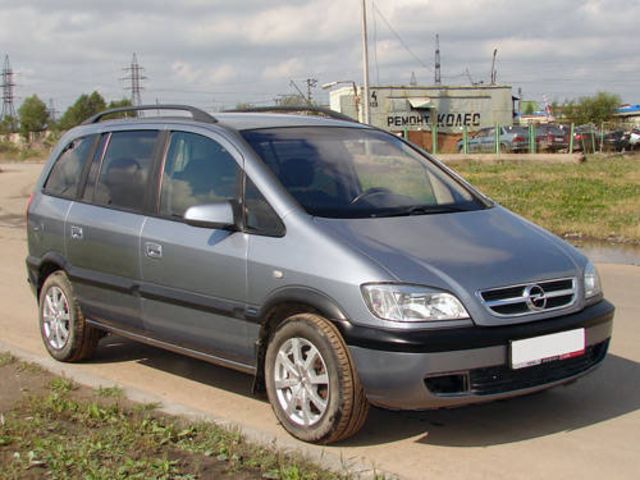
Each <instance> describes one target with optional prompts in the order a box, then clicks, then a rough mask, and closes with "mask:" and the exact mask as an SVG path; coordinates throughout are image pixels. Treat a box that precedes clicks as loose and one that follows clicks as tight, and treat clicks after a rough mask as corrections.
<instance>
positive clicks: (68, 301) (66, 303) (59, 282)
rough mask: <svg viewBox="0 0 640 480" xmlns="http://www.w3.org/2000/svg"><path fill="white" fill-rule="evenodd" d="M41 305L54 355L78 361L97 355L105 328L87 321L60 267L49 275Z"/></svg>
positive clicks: (42, 321)
mask: <svg viewBox="0 0 640 480" xmlns="http://www.w3.org/2000/svg"><path fill="white" fill-rule="evenodd" d="M38 307H39V320H40V334H41V335H42V340H43V342H44V346H45V347H46V348H47V351H48V352H49V354H50V355H51V356H52V357H53V358H55V359H56V360H59V361H61V362H78V361H80V360H86V359H88V358H90V357H91V356H92V355H93V353H94V352H95V349H96V346H97V345H98V341H99V340H100V337H101V336H102V332H101V331H100V330H98V329H96V328H93V327H91V326H90V325H87V323H86V321H85V318H84V315H83V314H82V311H81V310H80V306H79V305H78V302H77V300H76V298H75V295H74V293H73V287H72V285H71V282H70V281H69V277H67V274H66V273H64V272H63V271H60V270H59V271H57V272H54V273H52V274H51V275H49V276H48V277H47V279H46V280H45V282H44V284H43V285H42V289H41V290H40V298H39V305H38Z"/></svg>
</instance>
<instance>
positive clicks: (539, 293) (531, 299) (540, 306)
mask: <svg viewBox="0 0 640 480" xmlns="http://www.w3.org/2000/svg"><path fill="white" fill-rule="evenodd" d="M524 298H525V299H526V301H527V306H528V307H529V310H534V311H540V310H544V308H545V307H546V306H547V297H546V295H545V293H544V290H543V289H542V287H541V286H540V285H535V284H534V285H527V287H526V288H525V289H524Z"/></svg>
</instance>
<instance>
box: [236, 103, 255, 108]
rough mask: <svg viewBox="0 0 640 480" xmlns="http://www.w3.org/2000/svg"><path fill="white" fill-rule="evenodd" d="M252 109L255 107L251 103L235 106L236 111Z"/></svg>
mask: <svg viewBox="0 0 640 480" xmlns="http://www.w3.org/2000/svg"><path fill="white" fill-rule="evenodd" d="M252 108H255V105H254V104H253V103H247V102H239V103H237V104H236V108H235V109H236V110H251V109H252Z"/></svg>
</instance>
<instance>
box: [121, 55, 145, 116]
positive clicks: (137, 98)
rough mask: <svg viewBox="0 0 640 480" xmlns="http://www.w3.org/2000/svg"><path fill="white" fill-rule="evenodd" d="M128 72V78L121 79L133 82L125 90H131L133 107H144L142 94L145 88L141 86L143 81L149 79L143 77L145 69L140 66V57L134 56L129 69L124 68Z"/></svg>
mask: <svg viewBox="0 0 640 480" xmlns="http://www.w3.org/2000/svg"><path fill="white" fill-rule="evenodd" d="M123 70H124V71H125V72H127V76H125V77H123V78H121V80H127V81H129V82H131V83H130V84H129V86H128V87H124V88H125V90H131V104H132V105H133V106H138V105H142V96H141V95H140V92H141V91H142V90H144V87H143V86H141V85H140V82H141V81H142V80H146V79H147V77H145V76H144V75H142V72H144V68H142V67H141V66H140V65H139V64H138V57H137V56H136V54H135V53H134V54H133V57H132V58H131V64H130V65H129V66H128V67H125V68H123Z"/></svg>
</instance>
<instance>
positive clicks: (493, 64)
mask: <svg viewBox="0 0 640 480" xmlns="http://www.w3.org/2000/svg"><path fill="white" fill-rule="evenodd" d="M496 55H498V49H497V48H494V49H493V58H492V60H491V82H490V83H491V85H495V84H496V77H497V73H496Z"/></svg>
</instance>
